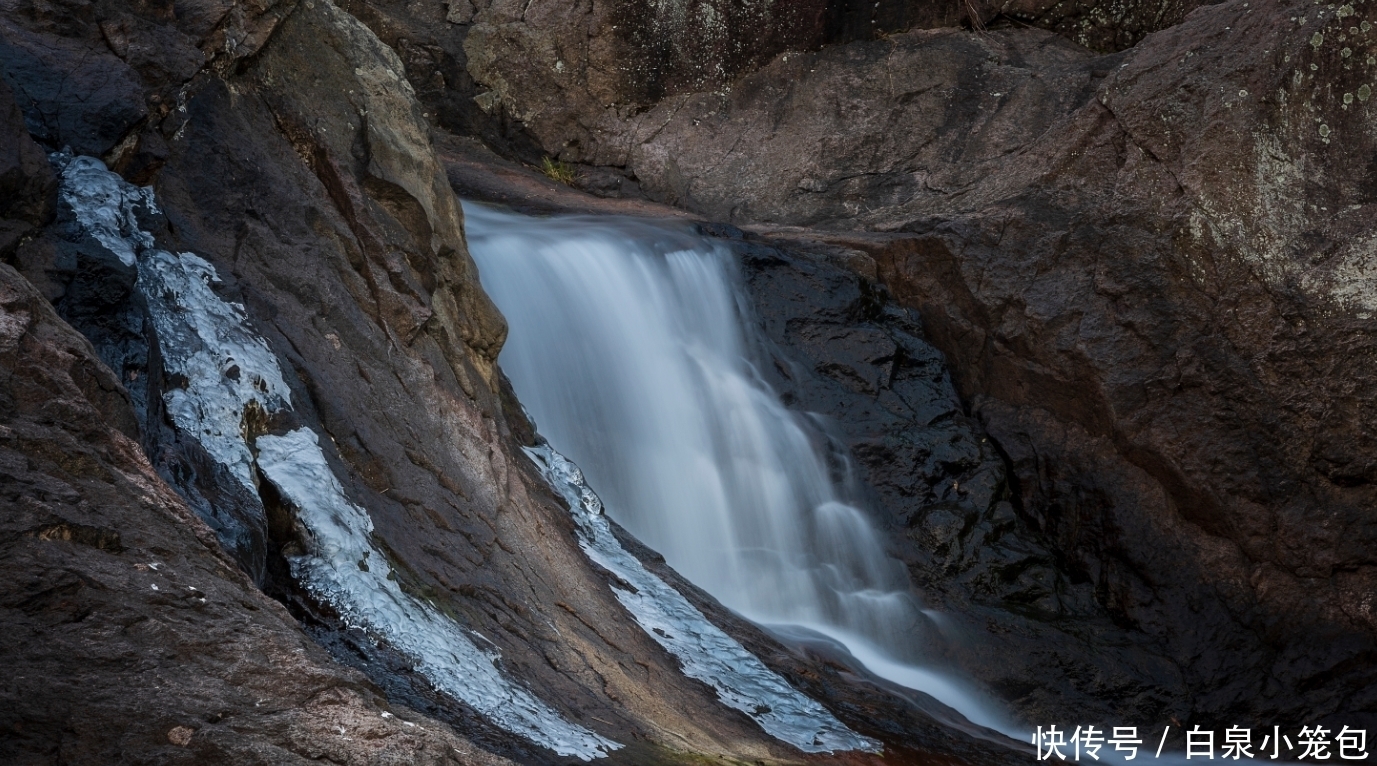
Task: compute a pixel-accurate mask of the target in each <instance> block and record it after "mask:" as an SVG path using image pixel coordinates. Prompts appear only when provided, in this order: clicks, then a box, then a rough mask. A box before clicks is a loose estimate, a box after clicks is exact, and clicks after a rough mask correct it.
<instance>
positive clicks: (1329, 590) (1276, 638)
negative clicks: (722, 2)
mask: <svg viewBox="0 0 1377 766" xmlns="http://www.w3.org/2000/svg"><path fill="white" fill-rule="evenodd" d="M1370 16H1371V14H1370V12H1369V9H1368V8H1367V6H1363V5H1361V4H1359V5H1343V6H1340V7H1337V8H1328V7H1319V6H1313V5H1308V4H1304V3H1274V4H1268V5H1266V6H1265V7H1255V4H1253V5H1250V4H1247V3H1243V2H1230V3H1224V4H1220V5H1214V6H1209V7H1202V8H1199V9H1197V10H1195V11H1194V12H1193V13H1192V14H1191V15H1190V17H1189V18H1188V19H1187V20H1186V22H1184V23H1182V24H1180V25H1178V26H1176V27H1173V28H1171V29H1169V30H1166V31H1164V32H1160V33H1158V34H1156V35H1152V36H1150V37H1148V38H1146V39H1145V40H1144V41H1143V42H1141V43H1139V44H1138V45H1137V46H1136V47H1134V48H1132V49H1130V50H1128V51H1126V52H1123V53H1119V54H1115V55H1113V56H1107V57H1095V56H1093V55H1091V54H1090V53H1088V52H1087V51H1085V50H1084V49H1079V48H1076V47H1074V46H1071V45H1069V44H1067V43H1066V42H1065V41H1063V40H1062V39H1060V38H1058V37H1055V36H1052V35H1050V34H1047V33H1043V32H1034V31H1016V30H997V31H996V30H992V31H989V32H986V33H982V34H971V33H966V32H959V31H937V32H914V33H908V34H903V35H895V36H893V37H892V38H891V39H889V40H887V41H884V42H882V43H857V44H853V45H847V46H838V47H835V48H829V49H825V50H823V51H821V52H819V53H815V54H800V55H794V54H790V55H789V56H787V57H783V56H781V57H780V58H779V59H777V60H775V61H773V62H772V63H771V64H769V65H768V66H766V67H764V68H763V69H761V70H759V71H757V72H754V73H752V74H749V75H747V76H745V77H744V78H742V79H741V80H739V81H738V82H737V83H736V84H735V86H734V87H733V89H732V90H731V91H730V93H725V94H723V93H701V94H696V95H686V96H681V97H675V98H670V99H667V100H666V101H664V102H662V103H661V104H660V105H658V106H656V107H655V108H653V109H651V110H649V111H646V112H643V113H641V114H638V115H634V116H630V117H626V116H622V115H616V114H614V113H613V112H610V111H604V112H597V113H596V114H597V115H599V116H598V117H597V118H596V119H597V120H600V122H598V123H597V124H598V125H599V131H597V137H596V140H594V141H588V142H585V143H584V144H582V148H581V150H580V151H581V152H582V155H581V156H582V157H583V158H584V159H585V160H587V161H591V162H595V163H605V164H609V165H613V166H618V167H623V166H624V167H626V168H627V169H629V170H630V171H632V172H633V173H634V175H635V177H636V178H637V179H638V181H639V183H640V185H641V188H642V189H644V190H646V191H647V192H648V193H651V194H652V195H658V196H659V197H660V198H661V199H664V200H667V201H670V202H674V203H676V204H680V205H683V206H686V207H688V208H690V209H693V210H697V211H699V212H701V213H703V214H705V215H709V216H712V217H717V218H724V219H729V220H732V221H733V222H737V223H739V224H746V223H751V222H755V224H756V225H755V226H754V227H753V229H754V230H755V231H757V232H759V233H762V234H766V235H768V236H769V237H772V238H775V239H777V240H783V241H789V242H794V243H798V242H804V241H817V240H824V241H825V243H826V244H829V245H830V246H832V247H834V248H841V250H840V251H839V253H838V257H841V258H849V257H850V256H848V255H847V254H848V253H851V252H854V251H861V252H862V253H864V254H865V255H867V256H869V258H870V259H871V260H873V262H874V264H875V274H876V275H877V276H878V281H879V282H881V283H883V284H885V285H887V286H888V288H889V289H890V291H891V292H892V294H893V295H894V297H895V299H896V300H897V301H898V302H899V303H901V304H902V305H905V306H908V307H911V308H916V309H918V310H919V311H920V313H921V316H922V320H923V325H924V330H925V337H926V338H927V339H928V340H929V341H930V342H931V343H932V344H933V345H934V346H936V347H937V348H938V349H940V350H941V351H942V352H943V354H944V355H945V356H946V357H947V359H948V361H949V363H950V364H951V367H952V371H953V379H954V383H955V385H956V390H957V391H958V393H959V394H960V395H961V397H962V399H963V400H964V401H965V402H967V403H968V406H969V408H970V412H971V414H972V415H973V416H974V417H976V418H977V419H979V420H980V422H981V423H982V424H983V426H984V427H985V428H986V429H987V431H988V432H989V434H990V435H991V436H992V437H994V440H995V442H996V443H997V444H998V445H999V446H1000V448H1001V449H1003V451H1004V452H1005V454H1006V455H1007V457H1008V459H1009V461H1010V466H1011V468H1012V473H1011V474H1010V477H1009V478H1010V481H1009V483H1008V486H1009V490H1010V495H1009V500H1010V503H1011V509H1010V510H1011V511H1012V512H1013V513H1014V514H1015V515H1016V516H1017V518H1019V519H1021V520H1022V523H1023V524H1024V526H1025V528H1026V530H1027V531H1021V532H1017V533H1016V537H1018V538H1020V539H1022V540H1024V542H1025V543H1027V544H1029V545H1032V544H1034V543H1037V542H1038V540H1039V539H1040V540H1042V541H1045V545H1046V546H1047V550H1048V551H1049V552H1050V553H1051V554H1052V558H1053V561H1052V562H1050V563H1053V564H1055V565H1056V567H1057V568H1058V569H1059V570H1060V571H1061V572H1062V573H1063V574H1062V576H1064V577H1065V578H1066V579H1067V580H1068V581H1070V582H1072V583H1085V584H1089V585H1091V586H1093V596H1094V608H1093V609H1092V610H1091V612H1092V613H1097V614H1098V616H1095V617H1094V620H1092V623H1087V624H1086V625H1084V626H1082V627H1077V625H1078V623H1077V621H1078V620H1080V619H1081V618H1080V617H1078V616H1076V615H1077V614H1080V613H1081V612H1082V611H1083V610H1081V609H1080V607H1076V608H1075V609H1072V610H1071V611H1070V612H1067V611H1065V608H1064V607H1059V608H1058V611H1057V615H1058V616H1056V618H1055V620H1057V621H1064V625H1065V627H1066V628H1067V629H1075V630H1080V631H1083V633H1084V635H1085V636H1087V638H1088V639H1094V640H1096V641H1102V642H1104V641H1107V642H1110V643H1112V642H1114V641H1117V640H1119V639H1111V638H1109V636H1110V635H1120V636H1123V635H1129V634H1123V633H1119V634H1114V633H1113V632H1112V631H1111V632H1109V633H1106V632H1105V631H1104V630H1102V629H1101V628H1100V627H1093V626H1092V625H1093V624H1110V625H1113V626H1115V628H1114V630H1119V629H1126V630H1129V631H1130V632H1131V633H1132V634H1133V635H1137V636H1139V638H1140V639H1141V640H1142V641H1144V642H1146V645H1148V646H1151V645H1154V644H1155V645H1157V646H1159V647H1161V652H1162V654H1161V655H1159V656H1160V657H1162V658H1163V659H1164V660H1165V662H1166V663H1167V664H1166V665H1165V666H1164V667H1165V668H1166V669H1165V670H1163V669H1162V668H1157V667H1155V666H1150V665H1151V663H1149V664H1148V665H1144V664H1141V663H1140V664H1139V665H1138V666H1137V670H1133V671H1132V672H1131V673H1130V675H1132V673H1139V672H1140V676H1139V677H1140V678H1142V679H1144V681H1143V683H1144V684H1147V685H1146V686H1143V687H1141V688H1144V689H1146V688H1149V687H1150V686H1153V685H1156V688H1157V690H1158V691H1157V692H1154V693H1153V694H1156V695H1158V696H1159V698H1160V700H1161V702H1160V704H1159V705H1158V709H1159V710H1160V711H1161V714H1166V713H1170V712H1171V711H1173V710H1176V709H1177V708H1176V707H1175V706H1176V705H1182V706H1184V709H1182V710H1181V711H1180V712H1181V713H1183V714H1185V717H1183V718H1182V720H1187V719H1189V720H1193V721H1200V722H1202V724H1204V725H1211V724H1225V723H1226V722H1227V721H1230V720H1235V719H1238V720H1250V721H1255V722H1258V723H1269V722H1272V721H1277V720H1296V721H1301V720H1329V721H1333V722H1335V723H1336V724H1337V723H1338V722H1339V721H1340V720H1341V719H1342V720H1344V721H1354V720H1368V719H1366V718H1364V716H1370V715H1372V713H1373V711H1374V705H1377V700H1374V698H1373V697H1372V696H1371V692H1370V690H1371V689H1372V688H1373V678H1372V675H1371V672H1372V671H1371V668H1372V667H1373V665H1372V663H1371V658H1372V657H1373V656H1374V654H1373V652H1374V648H1377V623H1374V622H1373V620H1372V618H1371V615H1370V614H1369V611H1368V610H1367V608H1366V607H1365V606H1363V604H1364V603H1366V602H1365V600H1364V599H1365V598H1366V596H1365V595H1363V594H1365V593H1367V592H1369V591H1370V590H1371V584H1372V578H1373V577H1377V569H1375V568H1374V567H1373V566H1372V565H1371V560H1372V553H1371V552H1372V551H1373V550H1374V549H1375V548H1374V543H1377V539H1374V538H1375V537H1377V526H1374V525H1373V523H1372V520H1371V518H1370V516H1371V514H1370V513H1369V512H1368V511H1367V510H1366V509H1370V508H1371V507H1372V504H1373V501H1374V499H1377V498H1374V497H1373V496H1372V494H1371V493H1372V492H1373V484H1372V483H1371V482H1370V479H1371V476H1369V474H1370V473H1371V470H1370V468H1371V466H1372V465H1373V463H1372V461H1371V460H1370V459H1369V458H1368V457H1366V455H1368V453H1369V452H1370V451H1371V449H1370V448H1371V439H1370V438H1369V433H1370V432H1371V431H1372V430H1373V424H1372V423H1370V421H1371V413H1372V412H1373V411H1374V410H1373V408H1372V407H1371V406H1370V404H1371V403H1370V402H1369V401H1368V399H1369V398H1370V396H1369V392H1371V391H1373V390H1377V387H1374V386H1373V385H1372V384H1371V383H1372V378H1373V377H1374V375H1375V374H1377V370H1374V368H1373V366H1372V365H1371V364H1370V360H1371V358H1372V356H1371V354H1370V346H1371V343H1370V336H1371V330H1372V328H1371V327H1370V325H1371V322H1372V313H1373V312H1372V305H1371V300H1370V296H1369V292H1370V291H1369V289H1368V283H1369V281H1370V277H1369V275H1368V266H1367V255H1366V253H1367V250H1366V249H1365V248H1367V247H1368V245H1367V244H1366V243H1368V242H1369V241H1370V239H1371V237H1372V236H1373V234H1372V225H1373V224H1372V221H1373V220H1374V219H1373V217H1372V216H1371V215H1370V210H1369V208H1370V206H1371V203H1372V195H1371V194H1370V193H1369V192H1370V187H1371V178H1370V176H1371V168H1370V167H1369V164H1370V163H1368V162H1367V159H1366V158H1369V157H1371V156H1373V155H1374V154H1377V146H1374V141H1375V140H1377V136H1374V133H1373V132H1372V129H1371V126H1372V125H1373V124H1374V123H1373V121H1372V120H1371V119H1370V115H1369V114H1368V112H1369V111H1370V110H1371V109H1372V108H1373V106H1372V102H1371V100H1370V99H1371V85H1370V84H1369V83H1368V80H1370V79H1371V72H1372V67H1373V66H1374V64H1373V63H1371V62H1372V61H1374V59H1373V58H1372V54H1371V52H1370V50H1369V42H1370V37H1371V35H1372V34H1373V23H1372V22H1373V19H1372V18H1370ZM532 114H533V115H534V114H536V113H534V112H533V113H532ZM536 119H537V118H536V117H532V121H533V122H534V121H536ZM551 126H552V127H551V128H550V130H551V131H552V132H551V133H549V134H543V133H541V129H539V128H533V130H534V131H535V133H536V135H551V136H555V135H565V134H564V133H560V131H562V130H564V128H563V127H561V123H559V121H558V120H557V119H552V121H551ZM763 222H773V223H774V224H776V225H773V226H766V225H762V223H763ZM779 224H789V225H793V226H799V225H808V226H812V227H816V228H818V229H830V230H832V231H833V232H837V233H834V234H831V235H828V234H824V233H821V232H818V231H814V232H812V233H807V232H800V231H798V230H797V229H792V228H787V227H784V226H781V225H779ZM866 229H868V230H871V231H874V232H878V233H872V234H863V233H860V231H861V230H866ZM843 231H853V232H856V233H854V234H843V233H840V232H843ZM858 262H859V263H861V264H862V266H861V267H860V268H861V270H862V271H868V270H869V268H870V267H869V265H868V264H866V262H865V261H863V260H859V261H858ZM846 332H852V331H850V330H846ZM818 337H821V338H824V339H825V336H818ZM816 340H817V338H814V339H809V338H800V343H801V344H802V346H801V347H803V348H807V347H809V344H816ZM877 342H878V341H875V342H872V341H867V342H866V344H867V345H869V346H871V347H873V348H874V349H875V353H876V354H879V356H874V357H873V359H864V358H845V357H838V358H836V359H835V361H834V365H835V366H834V367H833V368H832V372H833V373H836V374H840V375H841V376H842V377H845V378H847V380H846V381H845V384H846V385H848V386H850V387H851V388H852V389H853V390H854V391H855V392H858V393H859V392H864V391H866V390H867V389H873V388H874V383H873V380H874V379H875V378H873V376H872V371H873V369H874V368H875V365H874V364H873V361H874V360H875V359H882V358H883V352H882V349H881V348H880V346H882V345H884V344H883V343H882V342H880V343H879V345H876V343H877ZM848 345H849V344H848ZM848 353H849V352H848ZM853 356H854V355H853ZM848 370H849V371H850V372H848ZM852 373H854V375H853V374H852ZM1001 513H1007V512H1001ZM953 514H954V515H953V516H951V517H948V518H942V517H937V518H934V519H933V522H932V523H930V524H929V523H927V522H924V523H922V524H921V525H920V527H919V530H918V534H919V537H921V538H923V539H925V540H926V541H927V544H929V545H934V546H937V548H936V550H938V551H939V552H940V551H942V550H950V548H949V546H950V541H951V540H952V537H953V535H955V537H956V539H957V540H960V539H961V536H962V534H963V532H959V531H957V527H958V524H957V522H958V520H959V519H960V517H961V514H959V513H956V512H953ZM1006 517H1007V516H1006ZM989 521H990V524H991V525H992V526H991V527H990V529H989V530H988V531H989V532H993V531H996V530H998V529H1000V528H1002V525H1003V522H999V521H998V520H997V519H994V518H992V519H990V520H989ZM960 527H961V529H963V530H964V529H965V525H960ZM980 534H981V535H984V534H987V532H981V533H980ZM971 539H972V540H975V541H978V540H979V536H977V537H975V538H971ZM943 541H948V542H946V543H944V542H943ZM1020 544H1022V543H1020ZM1039 544H1040V543H1039ZM944 545H946V546H948V547H947V548H943V546H944ZM963 545H964V543H963ZM1014 547H1015V548H1017V545H1015V546H1014ZM1029 554H1030V555H1032V556H1033V558H1034V559H1036V558H1037V554H1036V545H1034V547H1033V548H1031V549H1029ZM944 555H945V554H944ZM1005 569H1006V571H1007V576H1008V577H1010V578H1013V579H1016V578H1017V573H1018V572H1019V571H1020V566H1019V565H1017V564H1016V562H1014V561H1010V562H1008V565H1007V566H1006V567H1005ZM1022 571H1031V570H1026V569H1025V570H1022ZM982 577H983V576H982ZM1038 579H1039V578H1037V577H1034V578H1032V581H1030V582H1029V583H1028V586H1027V588H1026V589H1025V590H1026V594H1027V595H1026V597H1027V599H1028V601H1029V603H1030V604H1031V605H1033V606H1035V607H1036V608H1037V609H1038V610H1043V611H1045V607H1044V606H1040V605H1039V604H1051V603H1057V602H1058V601H1059V600H1061V599H1062V596H1060V595H1058V596H1056V597H1055V598H1053V599H1052V600H1051V601H1048V600H1047V599H1048V594H1049V593H1052V592H1054V591H1055V590H1056V589H1057V588H1059V587H1060V586H1056V585H1055V583H1054V582H1052V581H1045V582H1043V583H1042V584H1041V585H1039V584H1037V580H1038ZM982 587H983V586H982ZM994 592H1000V589H999V588H995V591H994ZM1071 601H1072V602H1073V603H1080V599H1078V598H1074V599H1071ZM1010 608H1012V607H1010ZM1095 620H1097V621H1099V622H1098V623H1096V622H1094V621H1095ZM996 622H998V620H996ZM1059 629H1060V628H1059ZM1047 650H1048V651H1051V652H1053V653H1057V652H1058V651H1059V650H1058V649H1056V648H1055V647H1054V646H1050V645H1049V646H1048V647H1047ZM1081 651H1083V650H1082V648H1079V647H1078V648H1076V649H1075V650H1074V651H1072V650H1070V649H1068V650H1067V654H1065V655H1064V657H1065V659H1064V660H1063V661H1070V658H1071V657H1073V656H1078V655H1079V653H1080V652H1081ZM1153 651H1156V650H1153ZM1172 666H1175V668H1179V673H1180V676H1179V680H1172V676H1174V674H1175V673H1176V672H1178V670H1175V669H1172ZM1077 678H1080V679H1085V680H1091V679H1094V678H1095V674H1093V673H1091V674H1086V675H1083V676H1079V677H1077ZM1154 679H1161V680H1160V681H1159V680H1154ZM1072 680H1073V681H1075V682H1077V683H1080V681H1077V680H1076V678H1073V679H1072ZM1011 681H1012V679H1011ZM1091 683H1092V685H1093V684H1094V683H1098V682H1096V681H1092V682H1091ZM1114 688H1117V687H1116V686H1113V685H1111V686H1110V687H1108V688H1104V689H1100V690H1099V691H1098V692H1091V694H1092V696H1096V695H1107V696H1110V697H1112V696H1113V695H1115V694H1118V692H1114V691H1113V689H1114ZM1182 688H1184V689H1186V690H1188V693H1186V694H1182V695H1178V692H1179V691H1180V690H1181V689H1182ZM1025 693H1026V692H1018V691H1017V690H1016V689H1015V690H1013V691H1012V693H1011V696H1014V697H1015V698H1022V695H1023V694H1025ZM1068 699H1072V698H1068ZM1044 702H1045V704H1048V705H1055V702H1054V701H1050V700H1047V701H1044ZM1044 702H1036V701H1034V700H1033V699H1032V698H1027V699H1025V700H1024V701H1023V702H1021V703H1020V704H1027V705H1029V706H1031V707H1032V708H1034V709H1041V706H1042V705H1043V704H1044ZM1173 714H1174V713H1173ZM1350 725H1351V724H1350Z"/></svg>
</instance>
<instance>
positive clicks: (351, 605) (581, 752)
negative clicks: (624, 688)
mask: <svg viewBox="0 0 1377 766" xmlns="http://www.w3.org/2000/svg"><path fill="white" fill-rule="evenodd" d="M257 447H258V467H259V468H260V469H261V470H262V471H263V475H265V476H267V477H268V480H269V481H271V482H272V483H273V486H275V487H277V488H278V490H279V491H281V492H282V496H283V497H285V498H286V499H287V500H289V501H290V502H291V503H292V505H294V506H296V508H297V522H298V524H299V529H300V530H301V531H302V532H303V533H304V535H303V536H304V537H305V538H306V539H307V540H308V541H309V546H308V547H309V548H310V551H311V552H310V553H309V554H307V555H305V556H298V557H295V558H294V559H293V560H292V562H291V565H292V574H293V575H295V576H296V577H297V579H298V580H300V581H301V582H302V583H304V584H305V585H306V587H307V588H308V589H310V590H311V591H312V592H313V593H314V594H315V595H316V596H317V597H319V598H320V599H322V600H323V601H326V602H328V603H330V604H334V605H335V607H336V608H337V609H339V611H340V615H341V616H342V617H343V618H344V620H345V621H346V622H348V623H349V624H350V625H353V626H356V627H359V628H362V629H364V630H366V631H367V632H369V633H370V634H372V635H373V636H375V637H376V638H379V639H381V640H383V641H385V642H387V644H389V645H390V646H392V647H394V648H396V649H397V650H399V651H401V652H402V653H403V654H406V655H407V656H409V657H411V658H413V659H414V660H415V661H416V670H417V671H419V672H420V673H421V674H423V675H424V676H425V677H426V678H428V679H430V681H431V682H432V683H434V684H435V686H436V687H437V688H439V689H440V690H441V691H444V692H446V693H447V694H450V695H453V696H454V697H456V698H458V699H461V700H463V701H464V702H466V703H468V704H469V705H471V706H472V707H473V708H474V709H475V710H477V711H478V712H479V713H481V714H483V715H484V716H487V717H488V718H489V719H491V720H492V721H493V722H494V723H496V724H498V725H499V726H501V727H502V728H504V729H507V730H508V731H511V732H515V733H517V734H520V735H522V736H524V737H526V738H527V739H529V740H531V741H532V742H536V743H538V744H540V745H543V746H545V747H548V748H550V749H551V750H554V751H555V752H556V753H558V754H560V755H565V756H576V757H578V758H580V759H582V760H585V761H587V760H591V759H593V758H598V757H601V756H604V755H606V754H607V751H609V750H614V749H616V748H619V747H621V745H619V744H617V743H616V742H613V741H611V740H609V739H606V738H605V737H601V736H599V735H598V734H595V733H594V732H592V731H589V730H588V729H585V728H583V727H581V726H577V725H574V724H571V723H569V722H568V721H566V720H564V718H563V717H562V716H561V715H560V714H559V713H558V712H557V711H555V710H554V709H552V708H551V707H549V706H548V705H546V704H545V703H543V702H541V701H540V700H539V699H536V697H535V696H534V695H533V694H531V693H530V692H529V691H527V690H525V689H523V688H521V687H520V686H518V685H516V684H515V683H513V682H512V681H511V680H509V679H508V678H507V677H506V676H504V675H503V674H502V672H501V671H500V670H499V669H498V667H497V664H496V663H497V659H498V657H497V655H496V654H495V653H491V652H486V651H483V650H481V649H479V648H478V646H477V645H476V644H474V642H473V640H472V639H470V638H469V637H468V636H466V635H464V633H463V632H462V631H461V630H460V628H459V626H458V625H456V624H455V623H454V622H453V621H452V620H450V619H449V618H448V617H445V616H444V615H441V614H440V613H439V612H437V611H436V610H435V609H434V608H433V607H431V606H429V605H427V604H424V603H422V602H420V601H418V600H416V599H414V598H412V597H411V596H408V595H406V594H405V593H403V592H402V590H401V588H399V587H398V586H397V583H396V581H395V580H393V579H390V577H389V575H390V567H389V566H388V564H387V559H385V558H384V557H383V556H382V554H380V553H379V552H378V550H377V549H376V548H374V547H373V545H372V543H371V542H369V536H370V535H372V533H373V522H372V520H371V519H370V518H369V517H368V514H367V513H366V512H365V511H364V510H363V509H362V508H360V507H358V506H357V505H354V504H353V503H351V502H349V500H348V498H346V497H345V495H344V490H343V489H342V488H341V487H340V484H339V481H338V480H336V479H335V475H334V473H333V472H332V471H331V470H330V466H329V464H327V463H326V462H325V455H324V454H322V453H321V451H320V445H319V443H318V442H317V441H316V435H315V433H314V432H312V431H311V430H309V429H306V428H300V429H297V430H295V431H292V432H290V433H287V434H286V435H283V436H260V437H258V442H257Z"/></svg>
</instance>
